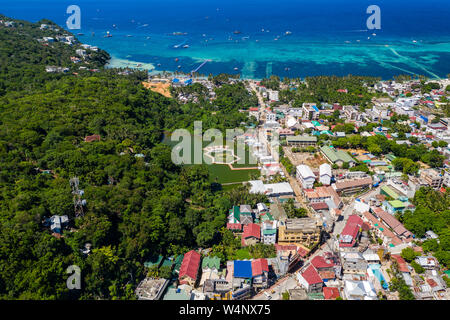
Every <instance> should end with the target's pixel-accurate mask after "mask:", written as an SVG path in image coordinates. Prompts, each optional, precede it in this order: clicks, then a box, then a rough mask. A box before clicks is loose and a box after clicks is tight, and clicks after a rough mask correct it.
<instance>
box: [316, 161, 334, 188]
mask: <svg viewBox="0 0 450 320" xmlns="http://www.w3.org/2000/svg"><path fill="white" fill-rule="evenodd" d="M331 177H332V174H331V166H330V165H329V164H328V163H323V164H321V165H320V167H319V181H320V182H321V183H322V184H324V185H326V186H329V185H330V184H331Z"/></svg>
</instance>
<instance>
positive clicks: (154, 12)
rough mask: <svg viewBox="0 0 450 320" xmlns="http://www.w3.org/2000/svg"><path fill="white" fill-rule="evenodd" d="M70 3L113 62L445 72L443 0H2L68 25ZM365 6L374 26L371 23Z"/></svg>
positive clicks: (244, 72) (5, 10)
mask: <svg viewBox="0 0 450 320" xmlns="http://www.w3.org/2000/svg"><path fill="white" fill-rule="evenodd" d="M73 4H74V5H78V6H79V7H80V9H81V30H71V31H72V32H73V33H74V34H78V33H83V34H84V35H79V36H77V37H78V38H79V40H80V41H82V42H84V43H88V44H92V45H97V46H99V47H100V48H102V49H104V50H106V51H108V52H109V53H110V54H111V55H112V57H113V59H112V61H111V65H112V66H136V65H137V64H142V66H141V67H142V68H146V69H148V70H152V71H153V72H157V71H163V70H166V71H174V70H180V71H183V72H190V71H192V70H194V69H196V68H197V67H198V66H199V65H201V64H202V63H203V62H204V61H206V60H208V62H207V63H206V64H205V65H204V66H203V67H202V68H201V69H200V70H199V72H200V73H202V74H205V75H208V74H210V73H213V74H218V73H222V72H226V73H239V74H241V76H242V77H244V78H253V79H259V78H263V77H267V76H270V75H272V74H276V75H278V76H280V77H284V76H288V77H305V76H313V75H338V76H343V75H347V74H353V75H370V76H379V77H382V78H383V79H389V78H392V77H393V76H394V75H398V74H410V75H414V74H423V75H425V76H428V77H431V78H439V77H445V76H446V75H447V74H449V73H450V1H448V0H427V1H423V0H420V1H419V0H390V1H386V0H277V1H273V0H258V1H256V0H239V1H238V0H228V1H217V0H209V1H207V0H191V1H180V0H161V1H155V0H127V1H123V0H96V1H94V0H69V1H67V0H53V1H51V0H10V1H6V0H0V13H2V14H5V15H7V16H11V17H13V18H18V19H25V20H30V21H38V20H40V19H42V18H48V19H51V20H53V21H55V22H56V23H58V24H59V25H61V26H63V27H66V20H67V18H68V17H69V14H67V13H66V9H67V7H68V6H69V5H73ZM370 5H378V6H379V7H380V9H381V29H380V30H367V26H366V21H367V19H368V17H369V16H370V14H367V13H366V9H367V8H368V7H369V6H370ZM108 31H109V32H110V34H111V35H112V37H109V38H105V37H104V36H105V35H106V33H107V32H108ZM234 31H240V33H239V34H235V33H234ZM287 31H289V32H288V33H287ZM174 32H179V33H181V35H174V34H173V33H174ZM184 45H188V46H189V48H183V46H184ZM174 46H178V48H175V47H174Z"/></svg>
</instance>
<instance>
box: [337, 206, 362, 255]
mask: <svg viewBox="0 0 450 320" xmlns="http://www.w3.org/2000/svg"><path fill="white" fill-rule="evenodd" d="M362 225H363V220H362V219H361V218H360V217H359V216H358V215H356V214H354V215H351V216H350V217H348V219H347V224H346V225H345V227H344V230H342V232H341V235H340V237H339V247H354V246H355V245H356V242H357V241H358V238H359V235H360V232H361V228H362Z"/></svg>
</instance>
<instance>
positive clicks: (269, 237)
mask: <svg viewBox="0 0 450 320" xmlns="http://www.w3.org/2000/svg"><path fill="white" fill-rule="evenodd" d="M261 239H262V240H263V243H264V244H275V243H276V242H277V221H267V222H263V223H262V225H261Z"/></svg>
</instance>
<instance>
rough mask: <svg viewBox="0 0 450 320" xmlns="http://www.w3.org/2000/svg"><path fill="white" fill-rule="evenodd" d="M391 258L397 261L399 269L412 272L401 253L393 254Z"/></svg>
mask: <svg viewBox="0 0 450 320" xmlns="http://www.w3.org/2000/svg"><path fill="white" fill-rule="evenodd" d="M391 258H392V259H393V260H395V261H397V265H398V271H400V272H407V273H410V272H409V268H408V264H407V263H406V261H405V259H403V258H402V257H401V256H400V255H398V254H393V255H391Z"/></svg>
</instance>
